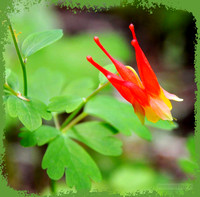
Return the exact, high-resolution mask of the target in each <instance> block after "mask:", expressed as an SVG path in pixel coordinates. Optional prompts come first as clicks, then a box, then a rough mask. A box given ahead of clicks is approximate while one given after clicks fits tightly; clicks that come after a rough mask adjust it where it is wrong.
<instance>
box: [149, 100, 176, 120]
mask: <svg viewBox="0 0 200 197" xmlns="http://www.w3.org/2000/svg"><path fill="white" fill-rule="evenodd" d="M149 102H150V106H151V108H152V109H153V111H154V112H155V113H156V115H157V116H158V117H160V118H161V119H162V120H170V121H172V120H173V118H172V115H171V112H170V109H169V107H168V106H167V105H166V104H165V102H164V101H163V100H162V99H160V98H159V97H150V98H149Z"/></svg>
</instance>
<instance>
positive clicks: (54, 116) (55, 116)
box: [52, 113, 60, 129]
mask: <svg viewBox="0 0 200 197" xmlns="http://www.w3.org/2000/svg"><path fill="white" fill-rule="evenodd" d="M52 115H53V121H54V124H55V126H56V129H60V123H59V120H58V114H57V113H52Z"/></svg>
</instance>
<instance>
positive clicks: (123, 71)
mask: <svg viewBox="0 0 200 197" xmlns="http://www.w3.org/2000/svg"><path fill="white" fill-rule="evenodd" d="M94 41H95V42H96V44H97V45H98V46H99V48H100V49H101V50H102V51H103V52H104V53H105V54H106V55H107V57H108V58H109V59H110V60H111V61H112V63H113V64H114V65H115V67H116V69H117V71H118V72H119V74H120V75H121V77H122V78H123V79H124V80H125V81H130V82H132V83H135V84H137V85H138V86H140V84H141V83H139V82H138V79H137V77H136V76H135V73H134V72H132V70H130V69H128V68H127V67H126V66H124V65H123V64H122V63H121V62H119V61H117V60H116V59H114V58H113V57H112V56H111V55H110V54H109V53H108V51H107V50H106V49H105V48H104V47H103V45H102V44H101V43H100V41H99V38H98V37H97V36H95V37H94Z"/></svg>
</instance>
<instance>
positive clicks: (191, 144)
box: [186, 135, 196, 160]
mask: <svg viewBox="0 0 200 197" xmlns="http://www.w3.org/2000/svg"><path fill="white" fill-rule="evenodd" d="M186 147H187V149H188V151H189V153H190V158H191V159H192V160H196V151H195V141H194V136H192V135H190V136H189V137H188V138H187V141H186Z"/></svg>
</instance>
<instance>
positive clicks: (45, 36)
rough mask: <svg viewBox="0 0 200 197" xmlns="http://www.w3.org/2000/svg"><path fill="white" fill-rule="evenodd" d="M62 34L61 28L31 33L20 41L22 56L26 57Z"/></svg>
mask: <svg viewBox="0 0 200 197" xmlns="http://www.w3.org/2000/svg"><path fill="white" fill-rule="evenodd" d="M62 36H63V32H62V30H61V29H55V30H49V31H43V32H36V33H32V34H31V35H29V36H28V37H27V38H26V39H25V40H24V42H23V43H22V47H21V50H22V54H23V56H24V57H28V56H30V55H32V54H34V53H35V52H37V51H39V50H40V49H42V48H44V47H46V46H48V45H50V44H52V43H54V42H55V41H57V40H59V39H60V38H61V37H62Z"/></svg>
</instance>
